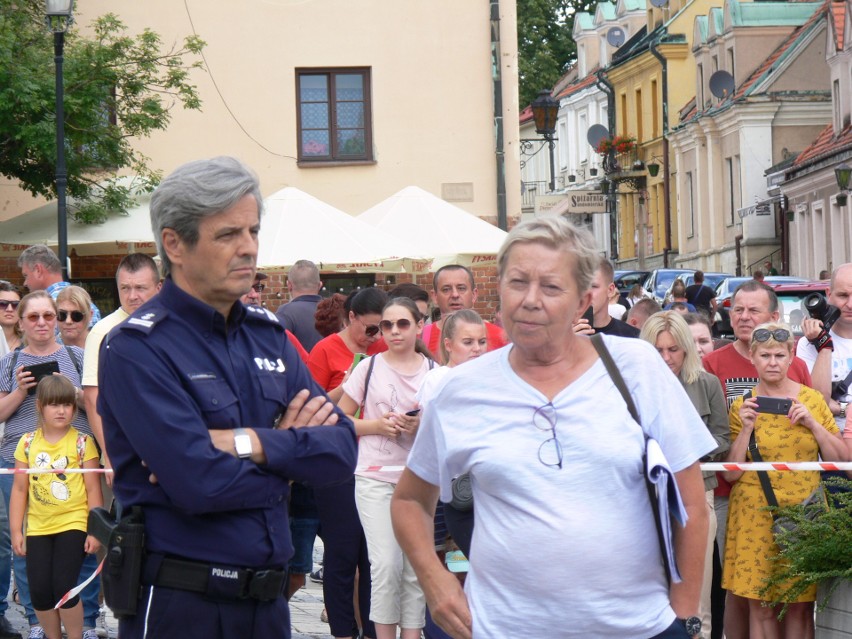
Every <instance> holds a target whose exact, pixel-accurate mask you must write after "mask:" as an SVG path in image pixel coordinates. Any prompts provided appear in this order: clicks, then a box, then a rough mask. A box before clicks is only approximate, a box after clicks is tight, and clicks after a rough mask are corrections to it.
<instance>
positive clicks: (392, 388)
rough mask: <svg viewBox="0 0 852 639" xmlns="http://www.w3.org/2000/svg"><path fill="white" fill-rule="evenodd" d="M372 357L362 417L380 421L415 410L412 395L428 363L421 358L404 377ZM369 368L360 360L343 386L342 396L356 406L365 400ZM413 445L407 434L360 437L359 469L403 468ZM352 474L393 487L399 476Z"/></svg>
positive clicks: (383, 361) (378, 358)
mask: <svg viewBox="0 0 852 639" xmlns="http://www.w3.org/2000/svg"><path fill="white" fill-rule="evenodd" d="M374 357H375V361H376V363H375V365H374V366H373V373H372V375H371V376H370V387H369V388H368V389H367V401H366V403H365V404H364V414H363V415H362V417H363V418H364V419H379V418H381V416H382V415H384V414H385V413H388V412H394V413H399V414H403V413H406V412H408V411H410V410H414V409H415V408H416V407H417V400H416V399H415V395H416V394H417V391H418V390H419V389H420V384H421V383H422V382H423V378H424V377H425V376H426V373H428V372H429V369H430V366H429V360H428V359H426V358H425V357H424V358H423V363H422V365H421V366H420V368H419V369H418V370H417V372H416V373H413V374H411V375H404V374H403V373H400V372H399V371H398V370H396V369H395V368H392V367H391V366H390V365H388V363H387V362H386V361H385V358H384V355H375V356H374ZM369 367H370V358H367V359H364V360H362V361H361V362H360V363H359V364H358V366H356V367H355V370H354V371H352V374H351V375H350V376H349V379H348V380H346V382H345V383H344V384H343V392H344V393H346V394H347V395H348V396H349V397H351V398H352V399H353V400H355V401H356V402H357V403H358V404H361V403H362V402H363V399H364V384H365V382H366V379H367V370H368V369H369ZM413 444H414V436H413V435H408V434H401V435H399V436H398V437H386V436H384V435H363V436H362V437H360V438H359V439H358V466H359V467H360V466H404V465H405V463H406V461H408V452H409V451H410V450H411V447H412V445H413ZM355 474H356V475H361V476H362V477H369V478H370V479H376V480H378V481H386V482H390V483H392V484H395V483H397V482H398V481H399V478H400V476H401V475H402V472H401V471H394V472H383V471H358V472H356V473H355Z"/></svg>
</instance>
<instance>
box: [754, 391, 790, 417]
mask: <svg viewBox="0 0 852 639" xmlns="http://www.w3.org/2000/svg"><path fill="white" fill-rule="evenodd" d="M792 406H793V400H792V399H787V398H786V397H762V396H760V395H758V396H757V412H758V413H769V414H771V415H786V414H787V413H789V412H790V408H791V407H792Z"/></svg>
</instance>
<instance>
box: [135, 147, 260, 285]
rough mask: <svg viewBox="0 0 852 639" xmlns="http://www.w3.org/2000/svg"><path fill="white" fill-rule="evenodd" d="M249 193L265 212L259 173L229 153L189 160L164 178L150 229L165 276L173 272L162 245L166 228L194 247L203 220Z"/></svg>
mask: <svg viewBox="0 0 852 639" xmlns="http://www.w3.org/2000/svg"><path fill="white" fill-rule="evenodd" d="M246 195H251V196H254V199H255V200H256V201H257V209H258V213H262V211H263V197H262V196H261V194H260V184H259V183H258V180H257V175H255V173H254V171H252V170H251V169H250V168H249V167H247V166H246V165H245V164H243V163H242V162H240V161H239V160H238V159H236V158H233V157H228V156H220V157H216V158H212V159H209V160H196V161H195V162H188V163H187V164H184V165H182V166H179V167H178V168H177V169H175V170H174V172H173V173H172V174H171V175H169V176H168V177H167V178H166V179H164V180H163V181H162V182H161V183H160V186H158V187H157V190H156V191H154V195H153V196H152V197H151V229H152V230H153V231H154V238H155V239H156V241H157V251H158V252H159V254H160V259H161V260H162V264H163V275H164V276H165V275H168V274H169V273H170V271H171V262H170V261H169V258H168V256H167V255H166V251H165V250H164V248H163V229H173V230H174V231H175V232H176V233H177V235H178V237H180V238H181V239H182V240H183V241H184V242H186V243H187V244H188V245H189V246H195V244H196V243H197V242H198V227H199V225H200V224H201V221H202V220H203V219H204V218H206V217H208V216H210V215H216V214H217V213H221V212H222V211H225V210H227V209H229V208H230V207H232V206H233V205H234V204H236V203H237V202H238V201H239V200H240V199H242V198H243V197H244V196H246Z"/></svg>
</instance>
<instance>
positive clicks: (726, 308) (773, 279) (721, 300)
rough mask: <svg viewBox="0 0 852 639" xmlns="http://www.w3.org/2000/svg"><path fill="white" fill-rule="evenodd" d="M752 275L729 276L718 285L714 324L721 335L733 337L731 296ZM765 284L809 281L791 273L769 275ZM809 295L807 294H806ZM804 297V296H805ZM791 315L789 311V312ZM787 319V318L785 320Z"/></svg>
mask: <svg viewBox="0 0 852 639" xmlns="http://www.w3.org/2000/svg"><path fill="white" fill-rule="evenodd" d="M750 279H753V278H751V277H729V278H728V279H726V280H722V281H721V282H720V283H719V285H718V286H717V287H716V321H715V323H714V325H713V329H714V330H715V332H716V334H717V335H718V336H719V337H731V336H733V334H734V332H733V329H731V317H730V311H731V298H732V297H733V295H734V291H736V290H737V287H738V286H739V285H740V284H743V283H745V282H748V281H749V280H750ZM763 282H764V284H767V285H769V286H771V287H772V288H774V289H776V291H777V287H779V286H781V285H784V284H803V283H805V282H808V280H807V279H805V278H803V277H792V276H789V275H767V276H766V278H765V279H764V280H763ZM824 285H825V286H826V287H827V286H828V284H827V283H825V282H824ZM805 295H807V294H805ZM803 297H804V296H803ZM788 315H789V312H788ZM785 321H787V320H785Z"/></svg>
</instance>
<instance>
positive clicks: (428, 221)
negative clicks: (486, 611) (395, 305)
mask: <svg viewBox="0 0 852 639" xmlns="http://www.w3.org/2000/svg"><path fill="white" fill-rule="evenodd" d="M358 219H359V220H361V221H364V222H367V223H368V224H370V225H372V226H374V227H375V228H376V229H378V230H381V231H385V232H387V233H390V234H391V235H394V236H395V237H398V238H400V239H402V240H406V241H408V242H409V243H411V244H413V245H414V246H415V247H417V250H418V251H419V252H420V253H422V254H426V255H430V256H432V257H433V258H434V260H433V261H432V270H437V269H438V268H440V267H441V266H444V265H445V264H463V265H465V266H471V265H473V266H479V265H483V266H485V265H490V264H494V263H495V262H496V256H497V252H498V251H499V250H500V246H501V245H502V244H503V240H505V239H506V235H507V233H506V231H503V230H501V229H499V228H497V227H496V226H494V225H493V224H489V223H488V222H486V221H485V220H482V219H480V218H479V217H477V216H476V215H473V214H471V213H468V212H467V211H464V210H463V209H460V208H458V207H457V206H453V205H452V204H450V203H449V202H445V201H444V200H442V199H441V198H439V197H436V196H435V195H432V194H431V193H429V192H428V191H424V190H423V189H421V188H419V187H416V186H409V187H406V188H404V189H402V190H401V191H399V192H398V193H396V194H394V195H392V196H390V197H389V198H388V199H386V200H384V201H382V202H379V203H378V204H376V205H375V206H373V207H372V208H369V209H367V210H366V211H364V212H363V213H362V214H361V215H359V216H358Z"/></svg>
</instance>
